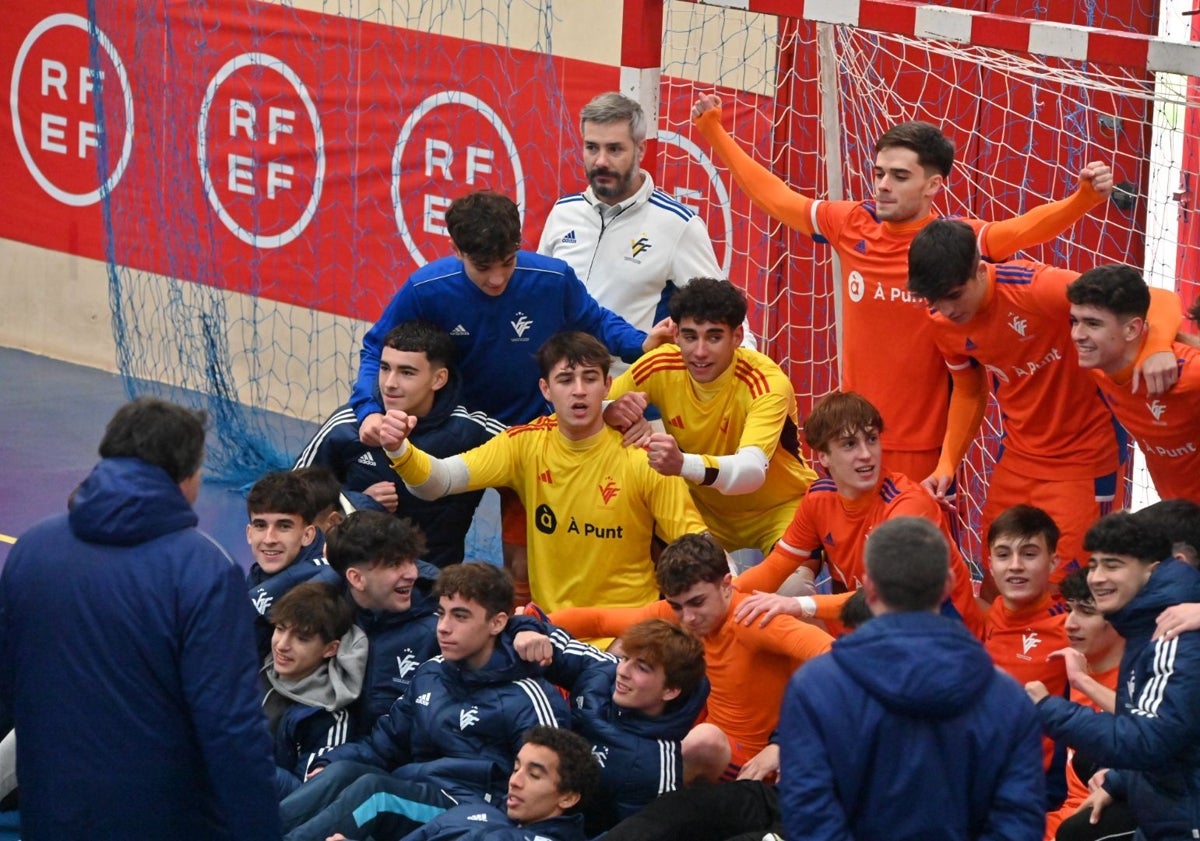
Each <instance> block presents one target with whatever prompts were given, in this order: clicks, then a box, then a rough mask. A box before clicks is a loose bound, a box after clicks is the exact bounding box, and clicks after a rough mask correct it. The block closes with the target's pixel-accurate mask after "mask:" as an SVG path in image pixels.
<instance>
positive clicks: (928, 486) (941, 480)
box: [921, 473, 955, 511]
mask: <svg viewBox="0 0 1200 841" xmlns="http://www.w3.org/2000/svg"><path fill="white" fill-rule="evenodd" d="M953 482H954V477H953V476H945V475H939V474H937V473H931V474H930V475H928V476H926V477H925V478H924V479H922V480H921V487H923V488H924V489H925V490H926V491H928V492H929V495H930V496H932V497H933V498H934V499H935V500H937V504H938V505H940V506H942V508H944V509H946V510H947V511H954V510H955V508H954V503H953V502H951V501H950V498H949V497H948V496H947V494H949V492H950V485H951V484H953Z"/></svg>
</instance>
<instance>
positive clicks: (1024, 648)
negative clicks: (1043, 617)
mask: <svg viewBox="0 0 1200 841" xmlns="http://www.w3.org/2000/svg"><path fill="white" fill-rule="evenodd" d="M1041 644H1042V638H1041V637H1039V636H1038V633H1037V631H1030V632H1029V633H1027V634H1021V654H1020V657H1021V659H1022V660H1032V659H1033V658H1032V657H1030V656H1029V652H1031V651H1033V650H1034V649H1035V648H1037V647H1038V646H1039V645H1041Z"/></svg>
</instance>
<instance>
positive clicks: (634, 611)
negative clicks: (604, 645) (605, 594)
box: [548, 601, 679, 639]
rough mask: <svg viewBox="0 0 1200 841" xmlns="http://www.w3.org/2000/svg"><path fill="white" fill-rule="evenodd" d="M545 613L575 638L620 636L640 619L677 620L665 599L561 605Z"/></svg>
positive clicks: (674, 621)
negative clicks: (636, 604)
mask: <svg viewBox="0 0 1200 841" xmlns="http://www.w3.org/2000/svg"><path fill="white" fill-rule="evenodd" d="M548 616H549V618H550V621H551V622H552V623H553V624H555V625H557V626H558V627H560V628H562V629H563V630H565V631H566V632H567V633H569V634H570V635H571V636H573V637H575V639H601V638H604V637H619V636H621V634H623V633H625V631H626V630H627V629H628V628H630V627H631V626H633V625H636V624H637V623H638V622H641V621H642V620H643V619H666V620H667V621H668V622H671V623H673V624H676V625H678V624H679V623H678V621H677V620H676V619H675V612H674V611H672V610H671V608H670V606H669V605H668V604H667V603H666V602H664V601H657V602H651V603H650V604H647V605H643V606H642V607H564V608H561V609H559V610H556V611H554V612H553V613H550V614H548Z"/></svg>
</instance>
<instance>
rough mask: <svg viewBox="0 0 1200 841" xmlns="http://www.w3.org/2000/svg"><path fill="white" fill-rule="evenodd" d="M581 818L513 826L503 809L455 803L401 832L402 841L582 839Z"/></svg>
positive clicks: (569, 840)
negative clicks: (424, 822)
mask: <svg viewBox="0 0 1200 841" xmlns="http://www.w3.org/2000/svg"><path fill="white" fill-rule="evenodd" d="M586 838H587V836H586V835H584V833H583V818H582V817H581V816H579V815H559V816H558V817H556V818H547V819H546V820H544V821H536V822H535V823H531V824H525V825H524V826H517V825H516V824H515V823H513V822H512V821H511V820H509V819H508V815H507V814H505V813H504V810H503V809H497V808H496V807H495V806H489V805H487V804H486V803H476V804H466V805H463V806H455V807H454V808H453V809H450V810H448V811H446V812H442V814H440V815H438V816H437V817H436V818H434V819H433V820H432V821H430V822H429V823H427V824H425V825H424V826H422V827H421V828H420V829H417V830H416V831H414V832H411V833H409V834H408V835H405V836H404V841H531V839H541V841H586Z"/></svg>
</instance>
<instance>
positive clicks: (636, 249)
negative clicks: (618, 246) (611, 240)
mask: <svg viewBox="0 0 1200 841" xmlns="http://www.w3.org/2000/svg"><path fill="white" fill-rule="evenodd" d="M653 247H654V246H653V245H651V244H650V238H649V237H648V236H646V235H645V234H642V235H641V236H640V237H638V238H637V239H635V240H630V242H629V253H630V254H631V255H632V258H633V261H634V262H635V263H636V262H637V258H638V257H641V256H642V255H643V254H645V253H646V252H647V251H649V250H650V249H651V248H653Z"/></svg>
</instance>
